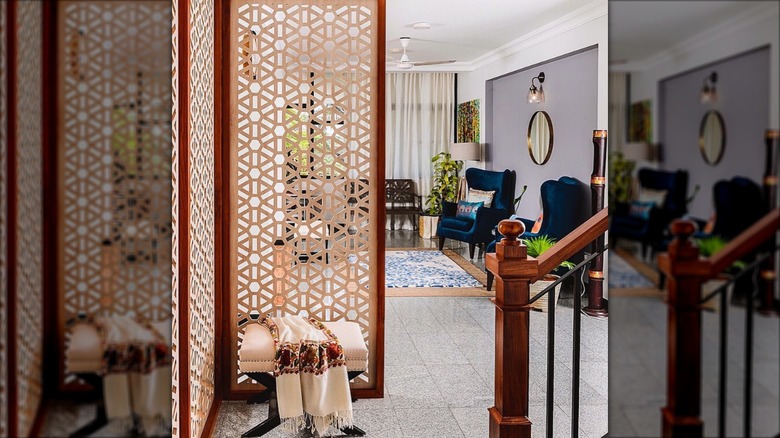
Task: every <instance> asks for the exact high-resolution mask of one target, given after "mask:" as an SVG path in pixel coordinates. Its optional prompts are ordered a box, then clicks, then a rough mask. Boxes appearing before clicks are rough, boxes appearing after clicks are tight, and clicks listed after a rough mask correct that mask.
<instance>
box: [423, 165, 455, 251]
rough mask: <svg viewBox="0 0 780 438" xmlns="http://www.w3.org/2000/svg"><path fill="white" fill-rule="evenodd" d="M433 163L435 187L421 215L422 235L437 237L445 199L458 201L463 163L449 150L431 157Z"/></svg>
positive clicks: (424, 236)
mask: <svg viewBox="0 0 780 438" xmlns="http://www.w3.org/2000/svg"><path fill="white" fill-rule="evenodd" d="M431 163H433V187H432V188H431V192H430V194H429V195H428V199H427V200H426V201H425V206H426V208H425V210H423V213H422V214H421V215H420V224H419V227H418V228H419V230H420V237H423V238H433V237H436V228H438V226H439V216H441V214H442V208H443V207H442V206H443V201H448V202H456V201H457V196H458V172H459V171H460V169H461V168H462V167H463V163H461V162H458V161H455V160H453V159H452V157H451V156H450V154H449V153H448V152H440V153H438V154H436V155H434V156H433V158H431Z"/></svg>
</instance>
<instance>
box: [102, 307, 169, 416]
mask: <svg viewBox="0 0 780 438" xmlns="http://www.w3.org/2000/svg"><path fill="white" fill-rule="evenodd" d="M93 323H94V324H95V326H96V327H97V329H98V333H99V334H100V338H101V341H102V343H103V348H104V350H103V351H104V353H103V364H102V367H103V369H102V373H103V397H104V400H105V405H106V414H107V416H108V418H109V419H111V420H120V421H126V422H127V423H128V426H129V425H130V424H132V419H133V416H134V415H135V416H137V417H140V419H141V421H142V422H143V426H144V429H145V430H146V431H147V432H148V431H150V430H152V429H153V428H154V426H155V425H159V424H161V423H162V424H169V423H170V420H171V403H170V399H171V392H170V388H171V367H170V365H171V352H170V341H169V340H168V339H169V338H170V336H169V333H170V329H171V322H170V320H168V321H161V322H159V323H147V322H139V321H137V320H135V319H134V318H131V317H128V316H111V317H97V318H95V319H94V321H93Z"/></svg>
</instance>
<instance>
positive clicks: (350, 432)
mask: <svg viewBox="0 0 780 438" xmlns="http://www.w3.org/2000/svg"><path fill="white" fill-rule="evenodd" d="M341 431H342V432H344V435H346V436H366V432H365V431H364V430H363V429H361V428H359V427H357V426H352V427H342V428H341Z"/></svg>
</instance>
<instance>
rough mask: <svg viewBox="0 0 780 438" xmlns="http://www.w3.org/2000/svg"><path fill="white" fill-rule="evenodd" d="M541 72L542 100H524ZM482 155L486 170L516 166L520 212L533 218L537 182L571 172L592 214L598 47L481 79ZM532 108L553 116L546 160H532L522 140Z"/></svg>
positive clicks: (537, 201) (587, 212) (586, 212)
mask: <svg viewBox="0 0 780 438" xmlns="http://www.w3.org/2000/svg"><path fill="white" fill-rule="evenodd" d="M539 72H544V74H545V76H546V78H545V81H544V84H543V85H544V92H545V102H544V103H541V104H530V103H527V101H526V96H527V93H528V88H529V87H530V86H531V78H533V77H535V76H537V75H538V74H539ZM485 87H486V89H485V100H486V106H485V159H486V163H485V164H486V166H485V168H486V169H488V170H504V169H511V170H515V171H517V188H516V193H517V194H519V193H520V191H521V190H522V187H523V185H528V191H527V192H526V193H525V195H524V196H523V200H522V201H521V203H520V205H519V207H518V214H519V215H520V216H521V217H524V218H529V219H536V217H537V216H538V215H539V212H540V211H541V202H540V196H539V195H540V193H539V190H540V187H541V185H542V183H543V182H544V181H546V180H548V179H558V178H559V177H561V176H571V177H574V178H577V179H578V180H580V181H582V183H583V184H582V194H583V201H584V202H583V203H582V207H583V208H582V210H581V211H578V212H572V214H577V215H578V216H580V217H581V218H585V217H588V216H590V213H591V211H590V189H589V186H588V185H589V183H590V176H591V173H592V172H593V143H592V138H593V130H595V129H599V128H598V126H597V116H598V115H597V111H598V48H597V47H592V48H587V49H584V50H581V51H577V52H574V53H572V54H568V55H564V56H562V57H559V58H556V59H553V60H550V61H546V62H543V63H541V64H537V65H534V66H531V67H527V68H524V69H522V70H519V71H516V72H512V73H509V74H507V75H503V76H500V77H498V78H494V79H491V80H488V81H487V82H486V84H485ZM536 111H546V112H547V113H548V114H549V115H550V118H551V119H552V124H553V132H554V140H553V151H552V155H551V156H550V159H549V161H547V163H546V164H544V165H538V164H535V163H534V162H533V161H531V157H530V155H529V152H528V144H527V141H526V138H527V133H528V123H529V121H530V120H531V117H532V115H533V114H534V113H535V112H536Z"/></svg>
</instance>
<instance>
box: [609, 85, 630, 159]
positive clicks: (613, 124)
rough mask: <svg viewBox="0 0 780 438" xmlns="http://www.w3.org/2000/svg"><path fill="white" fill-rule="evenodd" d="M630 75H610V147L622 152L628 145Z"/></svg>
mask: <svg viewBox="0 0 780 438" xmlns="http://www.w3.org/2000/svg"><path fill="white" fill-rule="evenodd" d="M627 86H628V73H624V72H610V73H609V145H610V146H611V149H612V150H614V151H622V150H623V145H624V144H626V130H627V123H628V120H627V115H628V88H627Z"/></svg>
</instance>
